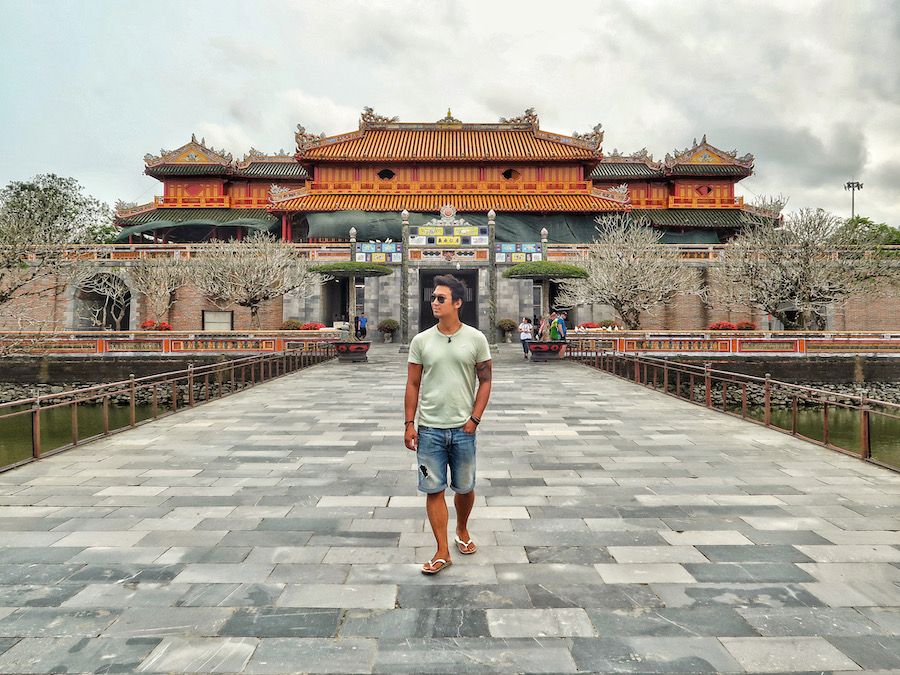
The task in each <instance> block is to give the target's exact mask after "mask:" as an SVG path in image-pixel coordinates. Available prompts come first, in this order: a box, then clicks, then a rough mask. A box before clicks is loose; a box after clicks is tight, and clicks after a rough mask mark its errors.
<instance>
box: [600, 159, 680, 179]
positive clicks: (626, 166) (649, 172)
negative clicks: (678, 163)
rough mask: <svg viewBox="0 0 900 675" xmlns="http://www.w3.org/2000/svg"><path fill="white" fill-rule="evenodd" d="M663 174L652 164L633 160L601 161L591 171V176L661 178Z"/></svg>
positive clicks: (601, 177)
mask: <svg viewBox="0 0 900 675" xmlns="http://www.w3.org/2000/svg"><path fill="white" fill-rule="evenodd" d="M664 175H665V174H663V172H662V171H661V170H660V169H658V168H656V167H652V166H647V165H646V164H643V163H635V162H601V163H600V164H598V165H597V166H596V167H595V168H594V170H593V171H592V172H591V178H594V179H598V180H602V179H620V178H621V179H628V178H662V177H663V176H664Z"/></svg>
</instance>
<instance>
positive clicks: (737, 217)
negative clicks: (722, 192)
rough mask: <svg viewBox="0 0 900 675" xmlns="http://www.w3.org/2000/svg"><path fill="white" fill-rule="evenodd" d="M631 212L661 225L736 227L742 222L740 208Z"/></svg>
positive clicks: (643, 210) (634, 210)
mask: <svg viewBox="0 0 900 675" xmlns="http://www.w3.org/2000/svg"><path fill="white" fill-rule="evenodd" d="M631 213H632V215H633V216H634V217H644V218H647V219H648V220H649V221H650V222H651V223H653V224H654V225H657V226H662V227H704V228H709V227H713V228H721V227H727V228H738V227H741V226H742V225H743V224H744V221H743V219H742V217H741V210H740V209H632V211H631Z"/></svg>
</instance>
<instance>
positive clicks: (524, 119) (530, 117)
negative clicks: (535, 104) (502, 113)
mask: <svg viewBox="0 0 900 675" xmlns="http://www.w3.org/2000/svg"><path fill="white" fill-rule="evenodd" d="M538 123H539V120H538V116H537V113H536V112H535V111H534V108H525V114H524V115H519V116H518V117H510V118H509V119H507V118H505V117H501V118H500V124H533V125H535V126H537V125H538Z"/></svg>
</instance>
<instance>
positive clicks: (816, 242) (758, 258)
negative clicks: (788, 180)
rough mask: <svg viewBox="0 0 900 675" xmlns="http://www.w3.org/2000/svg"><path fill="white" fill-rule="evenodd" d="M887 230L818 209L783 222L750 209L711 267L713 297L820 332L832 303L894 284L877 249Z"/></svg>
mask: <svg viewBox="0 0 900 675" xmlns="http://www.w3.org/2000/svg"><path fill="white" fill-rule="evenodd" d="M884 227H885V228H887V226H886V225H885V226H884ZM885 234H886V233H885V232H884V230H883V228H882V227H881V226H879V225H877V224H874V223H871V221H869V220H868V219H853V221H851V222H847V221H844V220H843V219H841V218H839V217H837V216H835V215H834V214H831V213H828V212H827V211H824V210H823V209H800V210H799V211H797V212H795V213H791V214H789V215H787V216H785V218H784V219H783V221H782V220H779V219H773V218H771V217H764V216H762V215H759V214H754V213H750V214H748V215H747V224H746V226H745V227H744V229H743V230H742V231H741V232H740V233H739V234H738V235H737V236H736V237H735V238H734V239H732V240H731V242H729V245H728V246H726V247H725V249H724V251H723V259H722V261H721V262H720V263H719V264H718V265H716V266H714V267H713V268H712V270H711V279H712V281H713V282H714V283H712V284H711V288H712V293H713V294H712V297H711V300H712V301H713V302H715V303H716V304H720V305H724V306H735V305H738V306H745V307H753V308H757V309H760V310H762V311H764V312H766V313H767V314H770V315H772V316H773V317H775V318H776V319H778V320H779V321H780V322H781V323H782V325H784V327H785V329H787V330H815V329H820V330H824V329H825V328H826V325H827V314H828V311H829V308H830V307H833V306H835V305H838V304H840V303H842V302H843V301H845V300H847V299H848V298H850V297H851V296H870V297H871V296H874V295H877V294H880V293H886V292H888V291H889V287H890V284H891V283H892V282H896V279H897V271H896V268H895V267H894V265H893V263H892V261H891V260H890V258H889V257H887V256H884V255H881V254H879V252H878V248H879V247H880V246H882V245H884V243H885V240H886V237H885ZM887 234H890V233H887Z"/></svg>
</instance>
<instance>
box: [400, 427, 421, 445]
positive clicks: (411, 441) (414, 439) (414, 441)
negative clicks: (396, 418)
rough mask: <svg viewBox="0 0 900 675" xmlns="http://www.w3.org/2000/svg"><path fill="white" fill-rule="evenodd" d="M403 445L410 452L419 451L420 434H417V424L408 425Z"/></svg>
mask: <svg viewBox="0 0 900 675" xmlns="http://www.w3.org/2000/svg"><path fill="white" fill-rule="evenodd" d="M403 443H404V444H405V445H406V447H407V448H409V449H410V450H417V449H418V448H419V434H418V432H416V425H415V424H407V425H406V433H405V434H403Z"/></svg>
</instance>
